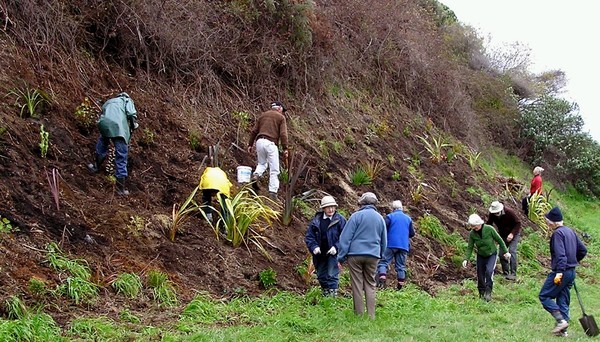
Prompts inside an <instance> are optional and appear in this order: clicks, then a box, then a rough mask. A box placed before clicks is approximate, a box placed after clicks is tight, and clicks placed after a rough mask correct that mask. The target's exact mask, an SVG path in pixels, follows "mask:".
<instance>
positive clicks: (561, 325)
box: [552, 319, 569, 335]
mask: <svg viewBox="0 0 600 342" xmlns="http://www.w3.org/2000/svg"><path fill="white" fill-rule="evenodd" d="M568 327H569V322H567V321H565V320H564V319H561V320H560V321H557V322H556V325H555V326H554V329H552V333H553V334H554V335H559V334H562V332H563V331H564V330H567V328H568Z"/></svg>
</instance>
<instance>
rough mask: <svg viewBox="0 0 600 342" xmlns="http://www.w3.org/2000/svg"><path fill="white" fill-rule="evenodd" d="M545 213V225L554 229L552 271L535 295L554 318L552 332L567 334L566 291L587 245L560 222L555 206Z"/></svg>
mask: <svg viewBox="0 0 600 342" xmlns="http://www.w3.org/2000/svg"><path fill="white" fill-rule="evenodd" d="M545 216H546V223H547V224H548V227H549V228H550V229H552V230H554V232H553V233H552V236H551V237H550V258H551V260H550V264H551V267H552V271H551V272H550V273H549V274H548V277H547V278H546V281H545V282H544V285H543V286H542V289H541V290H540V295H539V298H540V302H541V303H542V306H543V307H544V309H546V311H548V312H549V313H550V314H551V315H552V317H554V319H556V325H555V326H554V328H553V329H552V333H553V334H554V335H557V336H567V328H568V327H569V304H570V303H571V293H570V291H571V287H572V286H573V283H574V282H575V268H576V267H577V264H579V261H581V259H583V258H584V257H585V256H586V254H587V249H586V248H585V245H584V244H583V242H581V240H580V239H579V237H577V234H575V232H574V231H573V230H572V229H571V228H569V227H565V226H564V225H563V216H562V213H561V211H560V209H559V208H558V207H554V208H552V210H550V211H549V212H548V213H547V214H546V215H545Z"/></svg>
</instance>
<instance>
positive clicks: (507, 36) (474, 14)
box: [439, 0, 600, 142]
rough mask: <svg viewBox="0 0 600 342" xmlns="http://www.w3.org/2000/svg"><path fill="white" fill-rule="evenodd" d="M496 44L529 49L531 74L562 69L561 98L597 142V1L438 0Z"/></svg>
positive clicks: (599, 123) (599, 76) (599, 124)
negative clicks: (576, 111) (573, 108)
mask: <svg viewBox="0 0 600 342" xmlns="http://www.w3.org/2000/svg"><path fill="white" fill-rule="evenodd" d="M439 1H440V2H441V3H443V4H445V5H446V6H448V7H449V8H450V9H451V10H452V11H454V14H456V16H457V17H458V20H459V21H460V22H462V23H465V24H468V25H471V26H473V27H474V28H476V29H478V30H479V31H480V33H481V34H482V36H484V37H485V36H487V35H488V34H489V35H491V37H492V41H493V42H494V43H496V44H502V43H513V42H520V43H523V44H525V45H527V46H529V47H530V48H531V60H532V62H533V65H532V67H531V69H532V70H531V71H533V72H536V73H537V72H540V71H545V70H556V69H560V70H563V71H564V72H565V74H566V76H567V80H568V83H567V87H566V90H567V92H566V93H565V94H564V95H563V97H564V98H565V99H567V100H569V101H570V102H576V103H577V104H578V105H579V113H580V114H581V116H582V117H583V120H584V122H585V128H584V130H585V131H589V132H590V134H591V135H592V136H593V137H594V139H595V140H596V141H598V142H600V113H599V112H600V86H598V84H597V83H598V82H600V52H599V51H598V49H599V46H598V45H599V44H598V34H600V19H599V18H598V14H599V13H600V1H598V0H572V1H559V0H545V1H542V0H503V1H497V0H439Z"/></svg>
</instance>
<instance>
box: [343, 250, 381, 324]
mask: <svg viewBox="0 0 600 342" xmlns="http://www.w3.org/2000/svg"><path fill="white" fill-rule="evenodd" d="M378 261H379V259H377V258H375V257H372V256H349V257H348V268H349V270H350V281H351V284H352V300H353V301H354V313H355V314H357V315H363V314H364V313H365V301H366V304H367V314H368V315H369V318H371V319H375V270H376V269H377V262H378ZM363 299H364V300H363Z"/></svg>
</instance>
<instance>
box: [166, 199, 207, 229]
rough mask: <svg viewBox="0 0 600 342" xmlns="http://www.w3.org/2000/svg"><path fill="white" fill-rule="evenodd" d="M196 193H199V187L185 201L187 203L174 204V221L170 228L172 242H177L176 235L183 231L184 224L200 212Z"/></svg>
mask: <svg viewBox="0 0 600 342" xmlns="http://www.w3.org/2000/svg"><path fill="white" fill-rule="evenodd" d="M196 192H198V187H195V188H194V190H193V191H192V193H190V195H189V196H188V198H187V199H186V200H185V202H183V204H181V205H179V204H177V203H175V204H173V211H172V216H171V218H172V220H171V226H170V228H169V239H170V240H171V241H175V235H177V232H178V231H179V230H180V229H181V226H182V225H183V223H184V222H185V221H187V220H188V219H189V218H190V217H191V215H192V213H193V212H195V211H197V210H198V208H199V206H198V204H197V203H196V201H195V200H194V197H195V196H196ZM205 218H206V217H205ZM207 221H208V219H207Z"/></svg>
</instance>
